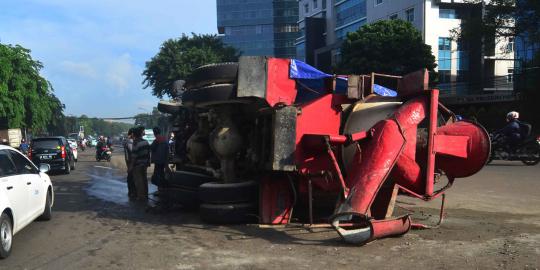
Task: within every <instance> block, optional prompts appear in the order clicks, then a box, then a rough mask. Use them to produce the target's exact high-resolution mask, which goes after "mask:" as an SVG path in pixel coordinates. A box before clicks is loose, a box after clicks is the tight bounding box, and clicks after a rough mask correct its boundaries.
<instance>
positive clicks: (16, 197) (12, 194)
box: [0, 150, 29, 232]
mask: <svg viewBox="0 0 540 270" xmlns="http://www.w3.org/2000/svg"><path fill="white" fill-rule="evenodd" d="M0 179H1V180H0V181H1V188H4V189H6V194H7V197H8V201H9V204H10V207H11V210H12V212H13V224H14V226H13V227H14V228H13V231H14V232H15V231H18V230H19V229H21V228H22V226H24V224H26V223H27V220H28V219H29V215H28V211H27V201H28V188H27V185H26V183H25V182H24V181H23V180H22V179H21V178H20V177H19V176H18V175H17V169H16V168H15V164H14V163H13V161H12V160H11V158H10V155H9V153H8V151H7V150H0Z"/></svg>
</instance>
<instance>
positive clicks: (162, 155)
mask: <svg viewBox="0 0 540 270" xmlns="http://www.w3.org/2000/svg"><path fill="white" fill-rule="evenodd" d="M152 131H153V132H154V136H155V137H156V139H155V140H154V141H153V142H152V145H151V146H150V149H151V150H152V163H154V174H152V184H154V185H156V186H162V185H163V184H164V183H163V182H164V179H165V166H167V164H168V163H169V144H168V142H167V138H166V137H165V136H162V135H161V130H160V129H159V127H154V128H153V129H152Z"/></svg>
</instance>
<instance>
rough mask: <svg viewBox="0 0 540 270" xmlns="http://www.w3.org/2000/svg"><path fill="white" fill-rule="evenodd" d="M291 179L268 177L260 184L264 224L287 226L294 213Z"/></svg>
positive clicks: (276, 176) (261, 213)
mask: <svg viewBox="0 0 540 270" xmlns="http://www.w3.org/2000/svg"><path fill="white" fill-rule="evenodd" d="M293 196H294V194H293V192H292V190H291V184H290V182H289V179H287V177H285V176H278V175H273V176H267V177H265V178H263V179H262V180H261V182H260V203H259V207H260V211H259V212H260V215H261V218H260V219H261V220H260V222H261V223H264V224H287V223H289V219H290V217H291V214H292V211H293V203H294V202H293V198H294V197H293Z"/></svg>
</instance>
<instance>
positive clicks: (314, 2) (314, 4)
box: [313, 0, 318, 9]
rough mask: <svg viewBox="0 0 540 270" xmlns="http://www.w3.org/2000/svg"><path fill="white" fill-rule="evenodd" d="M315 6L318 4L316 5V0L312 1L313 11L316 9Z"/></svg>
mask: <svg viewBox="0 0 540 270" xmlns="http://www.w3.org/2000/svg"><path fill="white" fill-rule="evenodd" d="M317 4H318V3H317V0H313V9H316V8H318V6H317Z"/></svg>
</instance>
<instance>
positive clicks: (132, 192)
mask: <svg viewBox="0 0 540 270" xmlns="http://www.w3.org/2000/svg"><path fill="white" fill-rule="evenodd" d="M132 152H133V128H130V129H129V131H128V137H127V139H126V140H125V141H124V158H125V160H126V166H127V187H128V197H129V198H130V199H134V198H136V197H137V191H136V188H135V182H134V181H133V167H132V164H131V159H132V158H133V157H132Z"/></svg>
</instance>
